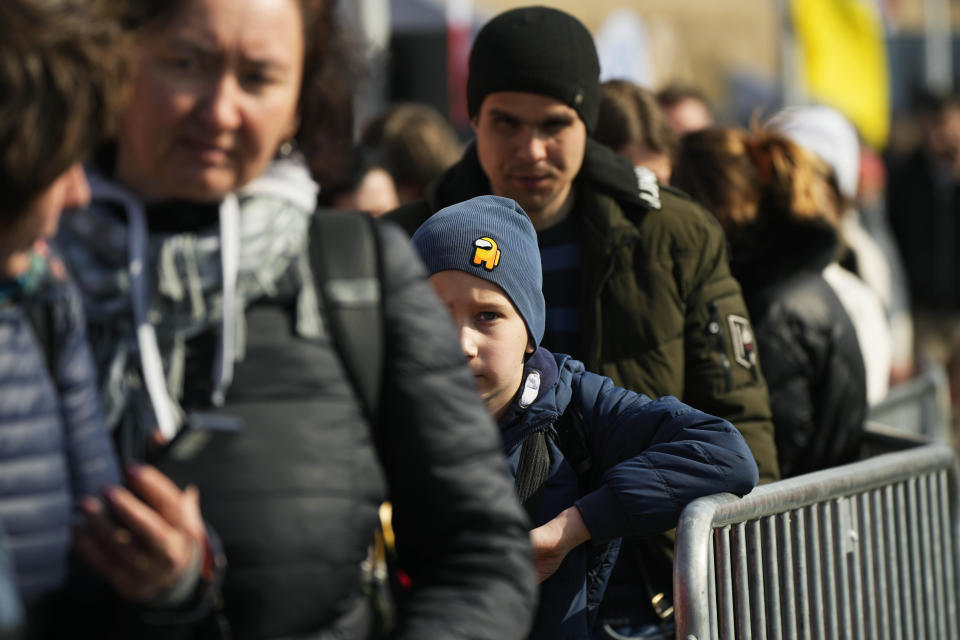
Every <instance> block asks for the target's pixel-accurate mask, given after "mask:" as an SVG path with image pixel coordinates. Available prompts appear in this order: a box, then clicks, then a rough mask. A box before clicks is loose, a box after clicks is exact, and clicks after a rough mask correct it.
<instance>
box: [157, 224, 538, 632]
mask: <svg viewBox="0 0 960 640" xmlns="http://www.w3.org/2000/svg"><path fill="white" fill-rule="evenodd" d="M381 246H382V247H383V258H384V265H383V268H384V274H385V275H384V278H385V282H384V285H385V286H384V294H385V300H384V314H385V322H384V329H385V331H386V336H385V345H386V353H385V354H384V359H385V363H384V365H385V371H384V382H383V393H382V398H381V407H380V411H381V413H382V416H383V418H382V424H381V425H380V426H379V427H378V428H375V429H371V428H370V427H369V426H368V424H367V423H366V420H365V419H364V417H363V415H362V413H361V408H360V405H359V404H358V402H357V399H356V395H355V392H354V390H353V388H352V387H351V386H350V384H349V382H348V379H347V377H346V375H345V372H344V369H343V365H342V363H341V362H340V360H339V358H338V356H337V354H336V352H335V350H334V349H333V347H332V345H331V343H330V342H329V340H328V339H327V338H326V337H321V338H319V339H316V340H304V339H302V338H299V337H297V336H295V335H294V334H293V331H292V325H291V313H290V311H289V305H291V304H292V302H293V298H292V296H289V295H284V292H283V291H282V290H281V291H280V292H279V293H278V296H277V297H275V298H272V299H268V300H264V301H261V302H259V303H257V304H254V305H253V306H252V307H250V308H249V309H248V310H247V313H246V322H247V332H248V338H247V353H246V358H245V360H244V361H243V362H242V363H239V364H238V366H237V369H236V373H235V377H234V381H233V383H232V385H231V387H230V390H229V392H228V394H227V399H226V406H225V407H224V408H223V409H222V410H218V411H216V412H215V413H216V414H217V415H220V416H230V417H235V418H239V419H240V420H241V421H242V422H243V431H242V433H241V434H240V435H239V436H236V437H235V438H234V440H233V441H231V442H229V443H223V444H222V446H221V447H219V448H218V449H215V448H213V447H210V449H211V450H208V451H204V453H203V457H204V458H205V461H204V462H203V463H202V464H201V463H198V462H197V461H194V462H193V463H191V464H190V465H189V468H190V469H192V470H193V471H190V470H189V469H188V470H184V469H183V468H182V467H181V468H178V465H175V464H171V465H167V466H166V467H165V469H166V470H167V471H169V472H170V473H171V474H172V475H173V476H174V477H175V478H177V479H178V480H179V481H181V482H187V481H194V482H197V484H198V486H199V488H200V495H201V496H202V508H203V513H204V517H205V518H206V519H207V520H208V521H209V522H210V524H212V525H213V527H214V528H215V529H216V530H217V532H218V533H219V535H220V538H221V540H222V542H223V545H224V549H225V552H226V557H227V559H228V563H229V565H228V568H227V573H226V579H225V581H224V585H223V595H224V598H223V600H224V603H225V612H226V618H227V619H228V620H229V622H230V625H231V628H232V631H233V637H235V638H273V637H285V638H286V637H294V636H296V637H299V636H300V635H307V634H311V633H316V631H317V630H318V629H324V630H325V631H326V633H328V634H333V635H331V637H338V638H339V637H343V638H362V637H366V635H367V633H368V627H369V623H370V620H369V613H368V612H367V611H366V608H367V606H368V604H369V603H368V602H367V600H366V598H365V597H364V596H363V595H362V594H361V592H360V565H361V562H362V561H363V559H364V557H365V555H366V553H367V548H368V546H369V545H370V543H371V542H372V535H373V531H374V529H375V528H376V526H377V507H378V505H379V504H380V502H381V501H383V500H385V499H387V498H388V497H389V499H391V500H392V502H393V506H394V514H395V515H394V527H395V531H396V536H397V543H398V550H399V554H400V559H401V562H402V563H403V567H404V569H405V570H406V571H407V573H409V575H410V577H411V578H412V581H413V590H412V592H411V595H410V599H409V601H408V602H406V603H405V608H404V611H403V612H402V613H401V617H400V621H401V625H402V627H401V629H400V632H399V634H398V635H397V636H396V637H399V638H411V639H413V638H418V639H419V638H490V639H491V640H493V639H500V638H511V637H512V638H519V637H522V636H523V635H524V630H525V628H526V625H527V624H528V622H529V615H530V609H531V606H532V596H533V593H534V592H533V583H532V574H531V573H530V551H529V543H528V539H527V533H526V526H525V519H524V517H523V515H522V514H521V511H520V509H519V507H518V505H517V502H516V500H515V498H514V494H513V489H512V481H511V479H510V477H509V476H508V475H507V469H506V465H505V463H504V461H503V457H502V454H501V453H500V442H499V438H498V437H497V432H496V430H495V428H494V426H493V425H492V424H491V422H490V418H489V415H488V413H487V412H486V409H485V407H484V406H483V405H482V404H481V403H480V401H479V398H478V397H477V395H476V393H475V391H474V388H473V380H472V379H471V377H470V375H469V371H468V370H467V369H466V367H465V366H463V357H462V355H461V353H460V351H459V343H458V342H457V340H456V337H455V335H454V333H453V325H452V323H451V322H450V319H449V317H448V316H447V315H446V313H445V311H444V310H443V308H442V307H441V306H440V305H439V303H438V302H437V300H436V298H435V297H434V295H433V292H432V290H431V289H430V287H429V285H428V283H427V281H426V279H425V278H424V272H423V267H422V266H421V265H420V263H419V261H418V260H417V259H416V257H415V256H414V254H413V252H412V250H411V249H410V247H409V244H408V242H407V240H406V238H405V237H404V236H403V234H402V233H401V232H400V231H399V230H397V229H396V228H393V227H385V228H383V229H382V237H381ZM194 346H195V348H194V352H193V354H192V355H193V356H194V357H189V356H188V365H189V364H190V361H191V360H195V359H199V360H202V361H205V363H207V364H206V366H209V362H210V360H208V359H207V358H206V357H204V353H205V352H206V353H212V348H211V349H206V348H204V344H203V341H200V342H197V343H195V345H194ZM188 380H193V381H198V382H205V381H206V380H208V378H207V377H205V376H188ZM208 397H209V389H208V388H195V389H194V390H193V392H187V393H185V405H187V406H189V405H191V404H193V403H194V402H198V401H199V399H201V398H208ZM192 399H195V400H192ZM193 408H196V405H194V407H193ZM201 408H202V407H201ZM205 410H206V411H210V409H209V407H207V408H205ZM198 466H200V467H202V468H200V469H198ZM191 473H193V474H195V475H199V478H197V477H191ZM333 630H337V633H339V634H342V635H335V634H334V631H333ZM309 637H311V638H312V637H313V636H312V635H310V636H309ZM323 637H326V636H323Z"/></svg>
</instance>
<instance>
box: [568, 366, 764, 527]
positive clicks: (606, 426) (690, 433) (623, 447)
mask: <svg viewBox="0 0 960 640" xmlns="http://www.w3.org/2000/svg"><path fill="white" fill-rule="evenodd" d="M573 401H574V402H579V403H580V406H581V408H582V412H583V417H584V423H585V425H584V427H585V430H586V436H587V439H588V442H589V445H590V448H591V455H592V458H593V461H594V464H595V465H597V466H598V467H599V469H598V470H599V471H600V472H601V474H602V475H601V485H600V487H599V488H598V489H596V490H595V491H593V492H591V493H588V494H587V495H585V496H584V497H583V498H581V499H580V500H578V501H577V507H578V508H579V510H580V512H581V514H582V515H583V519H584V522H585V523H586V524H587V528H588V529H589V530H590V533H591V535H592V536H593V537H594V539H598V540H607V539H610V538H615V537H618V536H622V535H646V534H652V533H659V532H662V531H666V530H668V529H670V528H671V527H674V526H676V523H677V519H678V518H679V516H680V512H681V511H682V510H683V508H684V507H685V506H686V505H687V503H689V502H690V501H691V500H694V499H696V498H699V497H702V496H706V495H710V494H713V493H720V492H725V491H727V492H730V493H735V494H737V495H741V496H742V495H744V494H746V493H747V492H749V491H750V490H751V489H752V488H753V487H754V486H755V485H756V483H757V477H758V476H757V465H756V463H755V462H754V459H753V456H752V455H751V453H750V449H749V448H748V447H747V445H746V443H745V442H744V440H743V437H742V436H741V435H740V433H739V432H738V431H737V430H736V429H735V428H734V427H733V425H731V424H730V423H729V422H727V421H726V420H723V419H721V418H716V417H714V416H710V415H707V414H705V413H703V412H702V411H698V410H696V409H693V408H692V407H689V406H687V405H685V404H683V403H682V402H680V401H679V400H677V399H676V398H673V397H671V396H665V397H662V398H659V399H657V400H650V399H649V398H647V397H646V396H642V395H638V394H636V393H633V392H632V391H627V390H626V389H622V388H619V387H615V386H614V385H613V383H612V382H611V381H610V380H609V379H608V378H602V377H600V376H597V375H595V374H591V373H584V374H582V375H581V377H580V384H579V389H576V391H575V394H574V398H573Z"/></svg>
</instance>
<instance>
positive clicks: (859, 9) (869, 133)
mask: <svg viewBox="0 0 960 640" xmlns="http://www.w3.org/2000/svg"><path fill="white" fill-rule="evenodd" d="M790 9H791V15H792V18H793V25H794V30H795V32H796V35H797V43H798V45H799V47H800V51H801V59H802V60H803V69H804V76H805V80H806V86H807V90H808V91H809V93H810V97H811V98H813V99H814V100H816V101H818V102H822V103H824V104H828V105H830V106H832V107H834V108H835V109H838V110H839V111H841V112H842V113H843V114H844V115H846V116H847V117H848V118H849V119H850V121H851V122H853V123H854V125H856V127H857V129H859V131H860V134H861V135H862V136H863V138H864V140H866V141H867V142H868V143H869V144H870V145H871V146H873V147H874V148H876V149H880V148H882V147H883V146H884V144H886V141H887V135H888V133H889V130H890V79H889V75H888V72H887V53H886V45H885V44H884V39H883V24H882V22H881V20H880V16H879V14H878V13H877V10H876V7H875V6H874V5H873V3H872V2H870V1H869V0H791V6H790Z"/></svg>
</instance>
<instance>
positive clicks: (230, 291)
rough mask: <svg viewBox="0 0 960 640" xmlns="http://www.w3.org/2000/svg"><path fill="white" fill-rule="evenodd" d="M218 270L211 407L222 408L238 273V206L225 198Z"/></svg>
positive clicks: (230, 357)
mask: <svg viewBox="0 0 960 640" xmlns="http://www.w3.org/2000/svg"><path fill="white" fill-rule="evenodd" d="M220 266H221V269H222V274H223V298H222V299H221V309H220V318H221V331H220V344H219V345H218V347H217V354H216V358H215V359H214V363H213V383H214V386H213V394H212V396H211V401H212V402H213V404H214V406H217V407H220V406H223V402H224V399H225V396H226V393H227V388H228V387H229V386H230V383H231V382H233V362H234V358H235V356H236V346H237V324H236V322H237V275H238V273H239V272H240V203H239V201H238V200H237V196H235V195H234V194H232V193H231V194H228V195H227V197H226V198H224V200H223V202H222V203H221V204H220Z"/></svg>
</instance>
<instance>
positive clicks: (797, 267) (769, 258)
mask: <svg viewBox="0 0 960 640" xmlns="http://www.w3.org/2000/svg"><path fill="white" fill-rule="evenodd" d="M839 247H840V240H839V236H838V234H837V231H836V229H835V228H834V227H833V226H832V225H830V223H828V222H826V221H824V220H798V219H796V218H791V219H788V220H776V221H769V222H767V223H764V224H756V225H753V226H751V227H748V228H746V229H744V230H743V231H741V232H740V233H739V234H738V235H737V237H735V238H733V239H732V240H731V241H730V270H731V271H732V272H733V275H734V277H736V279H737V280H739V281H740V285H741V286H742V287H743V290H744V295H745V297H748V298H749V294H750V293H752V292H755V291H757V290H759V289H762V288H764V287H766V286H768V285H770V284H773V283H775V282H778V281H781V280H784V279H786V278H788V277H790V276H792V275H794V274H796V273H798V272H800V271H812V272H817V273H819V272H821V271H823V269H824V268H825V267H826V266H827V265H829V264H830V263H831V262H833V261H834V260H836V257H837V252H838V250H839Z"/></svg>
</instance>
